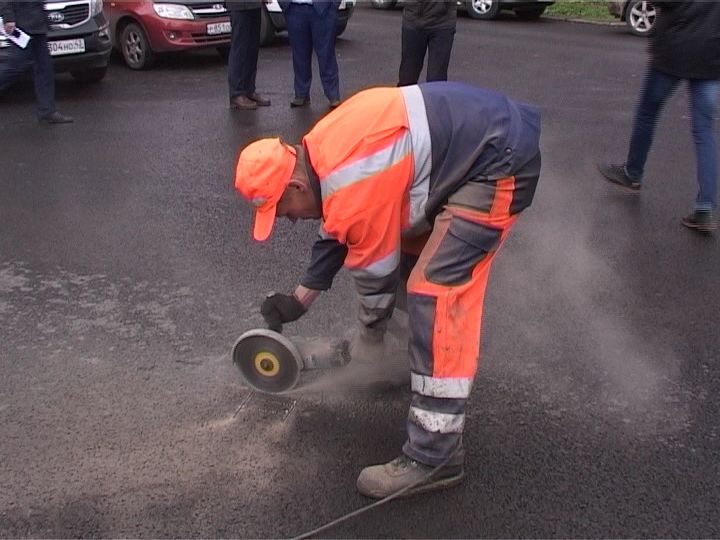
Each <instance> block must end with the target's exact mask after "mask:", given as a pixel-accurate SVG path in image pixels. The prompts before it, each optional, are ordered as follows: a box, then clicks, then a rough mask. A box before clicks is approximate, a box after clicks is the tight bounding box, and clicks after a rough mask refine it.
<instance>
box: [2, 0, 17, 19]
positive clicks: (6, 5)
mask: <svg viewBox="0 0 720 540" xmlns="http://www.w3.org/2000/svg"><path fill="white" fill-rule="evenodd" d="M0 17H2V19H3V21H4V22H15V12H14V10H13V3H12V2H11V1H9V0H0Z"/></svg>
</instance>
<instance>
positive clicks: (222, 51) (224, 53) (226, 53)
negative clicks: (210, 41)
mask: <svg viewBox="0 0 720 540" xmlns="http://www.w3.org/2000/svg"><path fill="white" fill-rule="evenodd" d="M215 50H216V51H217V53H218V54H219V55H220V58H222V59H223V61H224V62H227V61H228V58H230V46H229V45H223V46H222V47H216V48H215Z"/></svg>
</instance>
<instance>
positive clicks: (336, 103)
mask: <svg viewBox="0 0 720 540" xmlns="http://www.w3.org/2000/svg"><path fill="white" fill-rule="evenodd" d="M339 105H340V100H339V99H331V100H330V105H329V107H330V108H331V109H335V108H337V107H338V106H339Z"/></svg>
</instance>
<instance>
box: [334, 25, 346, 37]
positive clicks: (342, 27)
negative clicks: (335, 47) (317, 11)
mask: <svg viewBox="0 0 720 540" xmlns="http://www.w3.org/2000/svg"><path fill="white" fill-rule="evenodd" d="M346 28H347V21H345V22H344V23H340V24H339V25H338V26H337V28H335V37H337V36H341V35H342V33H343V32H344V31H345V29H346Z"/></svg>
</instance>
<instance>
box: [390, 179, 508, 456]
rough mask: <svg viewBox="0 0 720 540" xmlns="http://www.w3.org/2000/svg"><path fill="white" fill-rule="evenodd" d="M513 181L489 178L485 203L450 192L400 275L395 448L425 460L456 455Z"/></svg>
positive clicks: (461, 453) (506, 221) (460, 448)
mask: <svg viewBox="0 0 720 540" xmlns="http://www.w3.org/2000/svg"><path fill="white" fill-rule="evenodd" d="M513 189H514V178H512V177H511V178H507V179H503V180H499V181H497V192H496V193H495V196H494V201H493V204H492V205H491V207H490V208H485V209H484V210H483V211H480V210H472V209H469V208H468V207H466V206H458V205H453V204H452V198H451V200H450V203H449V204H448V205H446V206H445V208H444V209H443V211H442V212H441V213H440V214H439V215H438V216H437V218H436V219H435V223H434V226H433V231H432V233H431V235H430V237H429V239H428V241H427V243H426V244H425V247H424V248H423V250H422V252H421V253H420V257H419V259H418V261H417V263H416V264H415V267H414V268H413V270H412V272H411V274H410V278H409V280H408V284H407V293H408V298H407V302H408V315H409V317H410V342H409V349H410V363H411V372H412V373H411V377H412V402H411V406H410V412H409V415H408V420H407V433H408V440H407V442H406V443H405V445H404V447H403V452H404V453H405V454H406V455H408V456H409V457H410V458H412V459H415V460H417V461H419V462H421V463H425V464H427V465H439V464H440V463H442V462H443V461H444V460H445V459H446V458H447V457H448V456H450V455H451V454H453V452H455V455H454V457H453V460H452V462H451V464H458V463H462V461H463V458H464V456H463V450H462V431H463V428H464V425H465V403H466V401H467V398H468V396H469V394H470V390H471V387H472V382H473V379H474V377H475V372H476V371H477V367H478V363H479V356H480V331H481V321H482V311H483V301H484V298H485V287H486V286H487V281H488V277H489V275H490V267H491V265H492V262H493V260H494V257H495V254H496V253H497V251H498V249H499V248H500V246H501V245H502V243H503V242H504V240H505V238H506V237H507V235H508V233H509V232H510V229H511V227H512V225H513V224H514V222H515V220H516V219H517V216H511V215H510V211H509V206H510V203H511V200H512V191H513ZM508 195H510V196H508Z"/></svg>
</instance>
